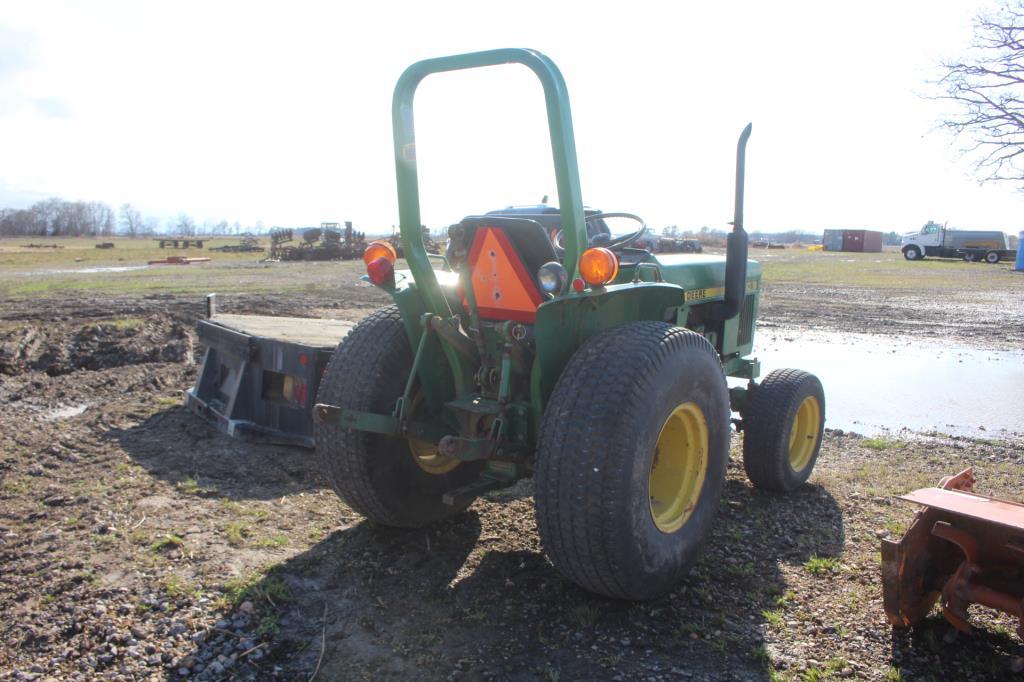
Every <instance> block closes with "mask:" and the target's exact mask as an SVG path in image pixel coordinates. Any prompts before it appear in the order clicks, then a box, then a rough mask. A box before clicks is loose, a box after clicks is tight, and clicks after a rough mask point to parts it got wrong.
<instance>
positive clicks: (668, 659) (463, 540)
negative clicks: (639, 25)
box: [0, 262, 1024, 681]
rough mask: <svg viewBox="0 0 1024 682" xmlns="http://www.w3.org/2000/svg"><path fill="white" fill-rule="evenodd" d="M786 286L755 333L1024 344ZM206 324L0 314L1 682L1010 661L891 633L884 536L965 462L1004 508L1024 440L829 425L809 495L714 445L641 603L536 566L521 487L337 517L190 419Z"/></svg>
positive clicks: (1005, 331) (237, 445) (0, 302)
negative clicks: (697, 525)
mask: <svg viewBox="0 0 1024 682" xmlns="http://www.w3.org/2000/svg"><path fill="white" fill-rule="evenodd" d="M960 265H961V266H963V264H960ZM778 266H779V267H778V269H777V271H776V272H777V274H778V277H776V278H775V279H774V281H772V280H771V277H770V275H771V274H772V271H771V268H772V267H773V264H771V263H768V262H766V279H768V280H769V284H768V286H767V287H766V291H765V294H764V304H763V307H762V317H763V323H764V324H765V325H766V326H769V327H771V326H775V327H801V326H804V327H816V328H830V329H834V330H837V331H852V330H856V331H859V332H867V333H878V334H887V333H891V332H892V331H893V328H894V326H896V325H898V327H899V329H900V330H901V333H905V334H910V335H919V336H922V337H942V338H954V339H956V340H957V341H958V342H963V343H969V344H977V345H984V346H989V347H1020V346H1021V344H1022V343H1024V305H1022V303H1024V285H1019V284H1018V283H1017V282H1016V280H1014V284H1013V286H1012V287H1011V288H1009V289H1006V288H1005V287H1003V286H1002V285H999V286H993V287H991V288H989V289H986V288H984V287H982V288H971V287H966V288H964V289H963V290H962V291H959V292H958V293H957V295H956V296H952V297H948V296H935V295H933V294H929V293H928V292H927V291H919V290H916V289H915V288H914V286H913V285H908V286H907V288H905V289H900V288H899V287H893V286H881V285H878V284H875V283H871V282H867V283H863V284H861V285H856V284H852V283H847V284H837V285H835V287H834V289H833V290H830V291H825V292H823V290H822V287H823V286H824V285H823V284H820V283H816V282H814V281H812V280H813V277H812V278H804V281H789V280H788V279H787V275H786V271H785V269H784V268H785V263H784V262H780V263H779V264H778ZM297 267H303V266H297ZM975 267H977V268H981V267H984V266H980V265H976V266H975ZM296 272H298V270H296ZM317 272H320V271H319V270H317ZM323 272H327V271H326V270H324V271H323ZM1007 272H1008V270H1007ZM1000 276H1002V275H1000ZM821 277H822V278H823V279H827V278H828V275H827V274H823V275H822V276H821ZM1020 279H1021V280H1024V278H1020ZM325 291H326V293H325ZM825 298H827V299H828V300H829V302H830V304H829V305H828V306H823V305H822V300H823V299H825ZM967 299H970V300H972V301H974V304H973V307H970V308H968V307H966V306H965V305H964V301H965V300H967ZM384 302H385V299H384V297H383V296H382V295H381V294H380V293H379V292H377V291H376V290H374V289H372V288H368V287H366V286H364V285H362V284H359V283H356V282H352V281H351V278H349V279H346V280H344V281H341V282H340V283H339V282H338V281H337V280H333V281H332V284H331V286H330V288H329V289H317V288H315V287H309V286H304V287H302V288H299V289H292V290H290V291H288V292H286V293H278V294H275V293H269V292H262V291H257V292H254V293H237V294H232V295H230V296H226V297H224V298H223V299H222V307H223V308H224V309H225V310H226V311H230V312H242V313H244V312H259V313H263V314H280V315H309V316H330V317H338V318H343V319H353V320H354V319H358V318H360V317H361V316H362V315H364V314H365V313H366V312H367V311H368V310H370V309H372V308H374V307H376V306H378V305H381V304H383V303H384ZM1014 304H1015V305H1016V307H1015V308H1008V306H1012V305H1014ZM965 310H971V313H970V315H966V314H965V313H964V311H965ZM201 314H202V307H201V304H200V299H199V297H198V296H195V295H186V294H173V295H172V294H161V293H154V294H145V295H136V294H125V293H123V292H117V293H110V292H104V291H96V290H95V289H92V290H90V291H87V292H86V291H80V290H73V289H72V290H66V291H62V292H60V293H54V292H41V293H40V292H36V293H35V294H33V295H32V296H31V297H27V296H23V295H10V296H8V297H7V298H3V299H0V404H2V405H3V410H2V411H0V567H2V569H0V612H2V613H3V614H4V618H3V620H2V622H0V680H6V679H16V680H29V679H60V680H63V679H93V678H97V677H102V678H104V679H125V680H135V679H168V678H169V679H180V678H188V679H193V678H197V679H211V680H217V679H273V678H279V679H286V680H293V679H310V677H311V676H314V675H316V676H317V678H318V679H325V680H333V679H354V680H359V679H367V680H370V679H373V680H376V679H467V680H481V679H498V680H535V679H540V680H549V681H555V680H575V679H613V680H634V679H643V680H674V679H694V680H731V679H735V680H750V679H766V680H767V679H799V680H822V679H831V678H853V679H869V680H900V679H903V680H911V679H933V678H950V679H972V680H986V679H1005V678H1006V677H1008V676H1011V675H1013V674H1015V672H1014V671H1018V670H1019V669H1020V668H1021V666H1022V661H1021V659H1020V657H1021V656H1022V654H1024V650H1022V646H1021V644H1020V642H1019V640H1017V639H1016V636H1015V635H1014V633H1013V629H1014V627H1015V624H1014V623H1012V622H1011V620H1010V619H1008V618H1006V617H1003V616H1000V615H998V614H995V613H993V612H987V611H984V610H982V609H978V610H977V612H976V613H975V614H974V615H975V617H976V622H977V623H979V624H982V625H983V626H984V627H982V628H981V629H979V630H978V631H977V632H976V634H974V635H973V636H971V637H963V636H961V637H953V636H952V628H951V627H950V626H948V625H947V624H946V622H945V621H944V620H943V619H942V618H941V617H940V616H938V615H933V616H932V617H931V618H929V620H928V622H927V623H926V625H924V626H923V627H921V628H918V629H916V630H914V631H912V632H901V631H894V630H893V629H892V628H890V627H889V626H888V625H887V624H886V622H885V619H884V616H883V613H882V607H881V588H880V563H879V562H880V558H879V557H880V555H879V541H880V538H883V537H890V538H892V537H898V536H899V534H900V533H901V532H902V530H903V529H904V528H905V526H906V524H907V523H908V522H909V521H910V519H911V518H912V516H913V512H914V509H913V508H912V506H911V505H909V504H908V503H904V502H901V501H898V500H896V499H895V498H894V496H895V495H898V494H902V493H904V492H907V491H909V490H911V489H913V488H915V487H921V486H926V485H932V484H934V483H936V482H937V481H938V479H939V478H940V477H941V476H943V475H946V474H950V473H955V472H957V471H959V470H960V469H962V468H964V467H965V466H968V465H972V464H973V465H974V466H975V469H976V474H977V477H978V481H979V486H978V487H979V489H980V490H982V491H984V492H988V493H991V494H994V495H998V496H1002V497H1008V498H1020V497H1021V491H1022V490H1024V467H1022V465H1024V440H1020V439H1018V440H1011V441H982V440H971V439H965V438H956V437H947V436H942V435H939V434H930V435H924V434H911V433H904V434H900V436H899V438H898V439H897V438H895V437H891V438H886V439H881V438H864V437H862V436H859V435H856V434H849V433H842V432H837V431H829V432H828V433H827V436H826V439H825V443H824V447H823V449H822V454H821V458H820V460H819V463H818V466H817V470H816V473H815V474H814V476H813V478H812V480H811V484H810V485H807V486H805V487H804V488H802V489H801V490H799V491H798V492H796V493H794V494H791V495H788V496H779V495H773V494H768V493H764V492H761V491H757V490H754V489H753V488H752V487H751V486H750V484H749V483H748V482H747V480H746V477H745V476H744V474H743V469H742V458H741V456H740V447H741V440H740V439H741V437H740V436H738V435H737V436H734V439H733V455H732V461H731V464H730V467H729V471H728V481H727V486H726V492H725V495H724V497H723V501H722V505H721V511H720V514H719V517H718V520H717V523H716V526H715V530H714V534H713V537H712V539H711V540H710V542H709V544H708V546H707V547H706V550H705V551H704V553H703V555H702V557H701V558H700V560H699V561H698V563H697V564H696V566H695V568H694V570H693V571H692V573H691V574H690V575H689V577H688V578H686V579H685V580H684V581H683V582H682V583H680V585H679V587H678V588H677V589H676V590H675V591H674V592H673V593H671V594H670V595H668V596H666V597H664V598H662V599H659V600H657V601H654V602H650V603H644V604H633V603H623V602H616V601H611V600H607V599H603V598H599V597H595V596H593V595H590V594H588V593H586V592H583V591H582V590H580V589H578V588H576V587H574V586H573V585H571V584H569V583H568V582H566V581H565V580H564V579H562V578H561V577H560V576H559V575H558V574H557V573H556V572H555V571H554V569H553V568H552V567H551V565H550V564H549V563H548V562H547V561H546V559H545V558H544V556H543V555H542V554H541V552H540V544H539V539H538V537H537V533H536V528H535V523H534V515H533V504H532V497H531V485H530V483H529V482H528V481H527V482H522V483H520V484H519V485H518V486H516V487H514V488H512V489H509V490H505V491H501V492H499V493H495V494H491V495H488V496H486V497H484V498H482V499H480V500H478V501H477V502H476V503H475V504H474V505H473V506H472V507H471V508H470V509H469V511H468V512H467V513H465V514H463V515H461V516H459V517H457V518H455V519H452V520H450V521H447V522H444V523H442V524H439V525H437V526H434V527H431V528H428V529H424V530H419V531H395V530H390V529H386V528H381V527H377V526H375V525H374V524H372V523H369V522H366V521H364V520H363V519H362V518H361V517H359V516H358V515H356V514H355V513H354V512H352V511H351V510H349V509H348V508H346V507H345V505H343V504H342V503H341V502H340V501H339V500H338V499H337V497H336V496H335V495H334V493H333V492H332V491H330V490H329V489H328V488H326V487H325V484H324V482H323V481H322V480H321V478H320V476H319V474H318V472H317V470H316V467H315V465H314V462H313V459H312V457H311V453H310V452H308V451H306V450H303V449H299V448H289V447H283V446H270V445H250V444H245V443H241V442H237V441H234V440H232V439H229V438H227V437H225V436H223V435H221V434H219V433H218V432H217V431H216V430H214V429H212V428H211V427H209V426H208V425H206V424H205V423H203V422H201V421H199V420H198V419H197V418H195V417H194V416H193V415H191V414H190V413H188V412H187V411H186V410H184V408H182V407H181V400H182V396H181V393H182V391H183V390H184V389H185V388H187V387H188V386H189V385H190V384H191V383H192V381H193V380H194V378H195V374H196V369H197V367H196V362H197V361H198V360H199V359H201V349H200V348H198V347H197V344H196V343H195V335H194V331H193V326H194V322H195V319H196V318H198V317H199V316H201ZM968 317H969V318H970V319H966V318H968ZM826 390H827V387H826Z"/></svg>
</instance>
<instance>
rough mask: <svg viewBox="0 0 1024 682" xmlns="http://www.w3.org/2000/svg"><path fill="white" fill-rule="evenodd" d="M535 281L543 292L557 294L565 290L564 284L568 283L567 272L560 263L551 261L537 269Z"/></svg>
mask: <svg viewBox="0 0 1024 682" xmlns="http://www.w3.org/2000/svg"><path fill="white" fill-rule="evenodd" d="M537 283H538V284H539V285H540V289H541V291H543V292H544V293H545V294H552V295H555V296H557V295H558V294H560V293H562V292H563V291H565V285H566V284H568V283H569V273H568V272H566V271H565V268H564V267H562V264H561V263H558V262H555V261H551V262H550V263H545V264H544V265H542V266H540V269H539V270H537Z"/></svg>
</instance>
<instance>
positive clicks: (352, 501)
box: [314, 306, 482, 528]
mask: <svg viewBox="0 0 1024 682" xmlns="http://www.w3.org/2000/svg"><path fill="white" fill-rule="evenodd" d="M411 370H412V350H411V349H410V347H409V339H408V337H407V336H406V335H405V328H404V326H403V324H402V317H401V314H400V313H399V312H398V308H396V307H394V306H390V307H387V308H384V309H382V310H378V311H376V312H374V313H372V314H371V315H369V316H368V317H366V318H365V319H363V320H362V321H361V322H360V323H359V324H357V325H356V326H355V327H354V328H353V329H352V331H350V332H349V333H348V336H346V337H345V338H344V339H343V340H342V341H341V343H340V344H338V348H337V350H335V352H334V355H332V356H331V360H330V362H329V363H328V364H327V369H326V370H325V372H324V376H323V380H322V381H321V382H320V391H319V394H318V395H317V402H320V403H326V404H328V405H337V406H340V407H347V408H349V409H353V410H360V411H364V412H374V413H377V414H391V412H392V410H393V409H394V407H395V403H396V401H397V400H398V398H399V397H401V395H402V392H403V391H404V389H405V382H406V379H408V377H409V372H410V371H411ZM314 435H315V437H316V454H317V457H318V459H319V462H320V468H321V470H322V471H323V472H324V473H325V474H326V475H327V478H328V480H329V481H330V483H331V485H332V487H333V488H334V490H335V492H337V493H338V496H339V497H341V499H342V500H343V501H344V502H345V504H347V505H348V506H350V507H351V508H352V509H354V510H355V511H356V512H358V513H360V514H362V515H363V516H365V517H367V518H369V519H371V520H373V521H376V522H377V523H380V524H382V525H385V526H395V527H399V528H418V527H421V526H425V525H427V524H429V523H432V522H434V521H438V520H440V519H443V518H445V517H448V516H452V515H454V514H457V513H459V512H461V511H463V510H464V509H465V508H466V507H467V506H469V503H470V502H471V501H472V500H468V501H464V502H463V503H462V504H460V505H458V506H450V505H447V504H444V503H443V502H442V501H441V497H442V495H444V493H446V492H450V491H452V490H454V489H456V488H459V487H462V486H464V485H466V484H468V483H471V482H473V481H475V480H476V478H477V477H478V476H479V473H480V469H481V467H482V464H481V463H479V462H472V463H467V462H459V463H457V464H456V463H454V462H453V464H455V466H454V467H453V468H448V467H438V468H436V469H435V470H434V471H435V472H434V473H431V472H430V471H429V470H428V469H429V467H424V466H422V465H421V464H420V461H422V460H417V458H416V456H415V455H414V451H413V447H412V446H411V445H410V441H408V440H406V439H404V438H394V437H391V436H384V435H381V434H376V433H369V432H366V431H357V430H355V429H346V428H342V427H339V426H334V425H328V424H316V425H315V428H314ZM424 445H427V446H428V447H429V444H418V446H417V447H423V446H424Z"/></svg>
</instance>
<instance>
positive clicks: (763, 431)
mask: <svg viewBox="0 0 1024 682" xmlns="http://www.w3.org/2000/svg"><path fill="white" fill-rule="evenodd" d="M508 63H517V64H520V65H523V66H525V67H527V68H529V69H530V70H531V71H532V72H533V73H534V74H535V75H536V76H537V77H538V78H539V80H540V82H541V85H542V87H543V91H544V96H545V101H546V104H547V113H548V126H549V131H550V136H551V148H552V153H553V157H554V165H555V177H556V182H557V188H558V198H559V206H560V208H559V209H558V210H557V212H554V213H553V212H552V211H547V212H541V211H539V210H538V211H523V212H520V211H515V212H511V213H509V212H508V211H499V212H497V213H495V214H487V215H476V216H469V217H466V218H464V219H462V220H461V221H460V222H459V223H457V224H455V225H453V226H451V227H450V228H449V231H448V237H449V243H448V248H447V252H446V256H444V257H441V256H433V257H431V256H428V254H427V252H426V249H425V248H424V243H423V233H422V231H421V221H420V205H419V196H418V195H419V186H418V178H417V161H416V144H415V137H414V132H413V118H414V117H413V96H414V94H415V91H416V88H417V86H418V84H419V83H420V81H421V80H422V79H423V78H425V77H427V76H429V75H430V74H434V73H439V72H446V71H456V70H461V69H470V68H476V67H484V66H495V65H500V64H508ZM392 112H393V128H394V149H395V165H396V173H397V180H398V183H397V184H398V201H399V216H400V228H401V236H402V246H403V249H404V256H405V259H406V261H407V263H408V266H409V270H408V271H396V270H395V268H394V264H395V260H396V257H397V254H396V250H395V249H394V248H393V247H392V245H390V244H388V243H387V242H383V241H381V242H373V243H371V244H370V245H369V246H368V247H367V249H366V251H365V252H364V254H363V260H364V262H365V263H366V268H367V279H368V280H369V281H371V282H372V283H373V284H375V285H376V286H378V287H379V288H381V289H382V290H384V291H386V292H388V293H389V294H390V295H391V296H392V298H393V300H394V305H393V306H390V307H387V308H384V309H382V310H379V311H377V312H375V313H373V314H371V315H369V316H368V317H366V318H365V319H364V320H363V321H362V322H360V323H359V324H358V325H356V326H355V327H354V328H353V329H352V331H351V332H349V334H348V335H347V336H346V337H345V338H344V339H343V340H342V341H341V343H340V344H339V345H338V348H337V349H336V351H335V352H334V354H333V356H332V357H331V360H330V363H329V364H328V367H327V370H326V372H325V373H324V376H323V379H322V381H321V384H320V391H319V394H318V398H317V402H318V404H317V405H316V406H315V407H314V422H315V425H314V429H315V440H316V450H317V454H318V459H319V461H320V463H321V466H322V467H323V469H324V471H325V473H326V474H327V477H328V479H329V480H330V481H331V483H332V485H333V487H334V488H335V490H336V491H337V492H338V494H339V495H340V496H341V498H342V499H343V500H345V502H346V503H347V504H349V505H350V506H351V507H352V508H353V509H355V510H357V511H358V512H359V513H361V514H363V515H365V516H366V517H368V518H370V519H372V520H374V521H376V522H378V523H381V524H384V525H387V526H396V527H419V526H423V525H425V524H428V523H431V522H433V521H437V520H439V519H442V518H445V517H448V516H451V515H453V514H456V513H458V512H460V511H462V510H463V509H465V508H466V507H467V506H468V505H469V504H470V503H471V502H472V501H473V500H474V499H475V498H476V497H477V496H479V495H481V494H482V493H485V492H487V491H489V490H494V489H496V488H501V487H504V486H508V485H511V484H513V483H515V482H516V481H517V480H519V479H522V478H524V477H528V476H533V477H534V478H535V488H534V489H535V492H534V499H535V502H536V507H537V524H538V529H539V531H540V537H541V541H542V543H543V546H544V549H545V551H546V553H547V555H548V556H549V557H550V559H551V561H552V562H553V563H554V565H555V566H556V567H557V568H558V569H559V570H560V571H561V572H562V573H563V574H564V575H565V576H567V577H568V578H569V579H571V580H573V581H574V582H576V583H577V584H579V585H581V586H583V587H584V588H586V589H589V590H592V591H594V592H598V593H601V594H605V595H609V596H612V597H618V598H626V599H648V598H653V597H655V596H658V595H660V594H663V593H665V592H667V591H668V590H670V589H672V587H673V586H674V585H675V584H676V582H677V581H678V580H679V579H680V578H681V577H682V576H683V575H684V574H685V573H686V571H687V570H688V568H689V566H690V565H691V563H692V562H693V561H694V560H695V559H696V557H697V555H698V553H699V550H700V546H701V544H702V543H703V542H704V540H705V539H706V538H707V536H708V534H709V532H710V529H711V525H712V521H713V519H714V516H715V514H716V511H717V508H718V504H719V498H720V496H721V493H722V489H723V486H724V480H725V470H726V464H727V460H728V456H729V444H730V437H731V428H730V424H736V426H737V428H738V429H742V430H743V431H744V432H745V434H746V436H745V438H744V447H743V457H744V463H745V466H746V470H747V473H748V476H749V477H750V479H751V480H752V481H753V483H754V484H755V485H757V486H759V487H762V488H766V489H770V490H776V491H789V490H793V489H794V488H796V487H798V486H799V485H801V484H803V483H804V482H805V481H806V480H807V478H808V477H809V476H810V474H811V470H812V469H813V467H814V464H815V461H816V459H817V456H818V452H819V449H820V447H821V438H822V434H823V431H824V421H825V397H824V394H823V391H822V387H821V384H820V382H819V381H818V379H817V378H815V377H814V376H813V375H811V374H808V373H806V372H802V371H799V370H793V369H787V370H777V371H775V372H772V373H771V374H769V375H768V376H767V377H766V378H765V379H764V380H763V381H761V382H760V383H756V382H755V379H756V377H757V376H758V374H759V365H758V362H757V360H755V359H754V358H752V357H750V354H751V351H752V349H753V341H754V327H755V320H756V318H757V311H758V300H759V296H760V291H761V267H760V265H759V264H758V263H756V262H755V261H748V260H747V235H746V232H745V231H744V229H743V175H744V159H745V149H746V144H747V139H748V137H749V135H750V130H751V129H750V126H747V128H746V129H745V130H744V131H743V134H742V135H741V136H740V139H739V143H738V146H737V156H736V161H737V169H736V198H735V210H734V219H733V226H734V227H733V231H732V233H731V234H730V235H729V237H728V244H727V255H726V256H725V257H720V256H707V255H695V254H653V253H651V252H650V251H649V250H646V249H641V248H635V242H636V241H637V240H638V239H639V238H640V237H642V236H643V235H644V234H645V233H646V226H645V225H644V222H643V220H642V219H640V218H639V217H637V216H635V215H633V214H629V213H596V214H595V213H594V212H588V211H585V209H584V205H583V200H582V192H581V189H580V182H579V174H578V170H577V163H576V149H575V141H574V139H573V128H572V118H571V114H570V110H569V100H568V95H567V92H566V87H565V82H564V81H563V79H562V76H561V73H560V72H559V71H558V68H557V67H556V66H555V64H554V63H553V62H552V61H551V60H549V59H548V58H547V57H545V56H544V55H542V54H540V53H538V52H535V51H532V50H523V49H504V50H494V51H488V52H478V53H473V54H466V55H458V56H452V57H442V58H439V59H431V60H427V61H422V62H418V63H416V64H414V65H412V66H411V67H409V68H408V69H407V70H406V71H405V73H404V74H403V75H402V76H401V78H400V79H399V81H398V84H397V86H396V89H395V94H394V100H393V109H392ZM610 220H630V221H635V223H636V225H635V227H634V228H632V229H631V231H629V232H628V233H626V234H622V235H614V234H612V233H611V231H610V230H609V229H604V228H602V225H607V221H610ZM432 263H436V264H437V265H438V266H439V269H435V268H434V267H433V266H432ZM726 376H730V377H738V378H741V379H745V380H747V382H748V383H747V384H746V385H745V386H737V387H734V388H732V389H730V388H729V387H728V385H727V384H726ZM733 413H738V416H737V417H735V418H734V417H733Z"/></svg>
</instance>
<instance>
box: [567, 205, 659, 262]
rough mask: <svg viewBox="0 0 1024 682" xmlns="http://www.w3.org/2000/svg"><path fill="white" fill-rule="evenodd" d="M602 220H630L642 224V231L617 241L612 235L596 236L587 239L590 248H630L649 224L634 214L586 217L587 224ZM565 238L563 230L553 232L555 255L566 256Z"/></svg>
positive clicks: (602, 234)
mask: <svg viewBox="0 0 1024 682" xmlns="http://www.w3.org/2000/svg"><path fill="white" fill-rule="evenodd" d="M602 218H628V219H629V220H635V221H636V222H638V223H640V229H638V230H636V231H635V232H630V233H629V234H627V235H623V236H621V237H616V238H615V239H612V238H611V235H608V234H605V233H601V234H595V235H594V236H593V237H588V238H587V246H588V247H590V246H602V247H604V248H606V249H612V250H614V249H619V248H623V247H626V246H629V245H630V244H632V243H633V242H635V241H636V240H637V239H639V238H640V237H642V236H643V235H644V233H645V232H647V223H645V222H644V219H643V218H641V217H640V216H638V215H634V214H632V213H621V212H620V213H594V214H592V215H588V216H586V220H587V222H589V221H591V220H599V219H602ZM564 237H565V235H564V234H563V231H562V230H561V229H558V230H553V231H552V233H551V245H552V246H554V247H555V253H556V254H558V256H559V257H561V256H562V255H564V254H565V246H564V243H563V240H564ZM606 240H607V241H606Z"/></svg>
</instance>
